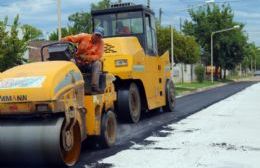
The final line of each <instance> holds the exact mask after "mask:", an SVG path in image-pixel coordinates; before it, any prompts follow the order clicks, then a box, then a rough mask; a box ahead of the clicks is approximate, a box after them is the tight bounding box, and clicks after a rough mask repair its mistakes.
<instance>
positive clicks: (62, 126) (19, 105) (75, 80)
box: [0, 43, 117, 167]
mask: <svg viewBox="0 0 260 168" xmlns="http://www.w3.org/2000/svg"><path fill="white" fill-rule="evenodd" d="M45 50H46V51H48V54H45V55H44V54H43V53H45V52H44V51H45ZM41 51H42V62H37V63H29V64H25V65H21V66H16V67H14V68H11V69H9V70H7V71H5V72H3V73H2V74H1V78H0V156H1V157H0V166H1V167H2V166H3V165H11V166H12V165H16V166H17V165H19V166H21V165H23V164H25V165H28V164H29V165H45V166H50V165H51V166H54V167H56V166H63V165H65V166H72V165H74V164H75V163H76V162H77V161H78V159H79V156H80V151H81V143H82V142H83V141H84V140H86V141H88V139H90V138H92V137H95V139H96V141H97V142H98V144H99V145H100V146H101V147H110V146H112V145H113V144H114V143H115V141H116V128H117V122H116V117H115V113H114V102H115V100H116V92H115V88H114V84H113V82H114V80H115V78H114V76H113V75H111V74H110V73H105V72H102V73H100V82H99V83H100V90H101V93H92V92H91V89H90V86H89V85H90V83H89V82H88V81H89V80H90V78H91V74H88V73H86V74H83V73H81V72H80V70H79V69H78V67H77V66H76V65H75V63H73V62H71V61H70V60H71V59H73V58H74V57H73V56H74V54H75V48H74V46H73V44H71V43H53V44H49V45H46V46H43V47H42V50H41Z"/></svg>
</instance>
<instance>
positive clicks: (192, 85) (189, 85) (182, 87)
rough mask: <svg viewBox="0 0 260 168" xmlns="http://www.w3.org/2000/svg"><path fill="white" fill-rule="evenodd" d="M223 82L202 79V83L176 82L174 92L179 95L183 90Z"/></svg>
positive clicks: (187, 90)
mask: <svg viewBox="0 0 260 168" xmlns="http://www.w3.org/2000/svg"><path fill="white" fill-rule="evenodd" d="M220 83H223V82H222V81H221V82H219V81H214V83H213V84H212V83H211V81H204V82H203V83H199V82H192V83H183V84H182V83H177V84H175V88H176V93H177V95H181V94H183V93H184V92H191V91H195V90H197V89H201V88H207V87H210V86H213V85H217V84H220Z"/></svg>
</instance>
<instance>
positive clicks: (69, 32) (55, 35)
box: [49, 27, 76, 41]
mask: <svg viewBox="0 0 260 168" xmlns="http://www.w3.org/2000/svg"><path fill="white" fill-rule="evenodd" d="M61 34H62V37H66V36H69V35H72V34H76V33H74V32H73V30H72V28H71V27H62V28H61ZM49 40H51V41H57V40H58V29H57V30H56V31H54V32H52V33H51V34H50V36H49Z"/></svg>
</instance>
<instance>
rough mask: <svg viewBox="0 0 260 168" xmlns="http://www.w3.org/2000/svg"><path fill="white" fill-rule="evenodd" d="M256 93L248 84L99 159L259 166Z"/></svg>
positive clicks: (118, 163)
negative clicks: (234, 92) (184, 117)
mask: <svg viewBox="0 0 260 168" xmlns="http://www.w3.org/2000/svg"><path fill="white" fill-rule="evenodd" d="M226 87H228V86H226ZM234 87H235V86H234ZM224 88H225V87H224ZM218 90H219V89H218ZM206 93H207V92H206ZM206 93H202V95H203V94H206ZM259 93H260V84H255V85H253V86H251V87H248V88H247V89H245V90H243V91H241V92H239V93H237V94H235V95H233V96H231V97H229V98H227V99H224V100H222V101H220V102H218V103H216V104H214V105H212V106H209V107H208V108H206V109H203V110H201V111H199V112H198V113H196V114H193V115H191V116H189V117H187V118H186V119H183V120H181V121H179V122H176V123H173V124H169V125H166V126H163V128H162V129H160V130H159V131H157V132H153V134H152V135H151V136H149V137H147V138H145V139H144V141H143V142H140V143H135V142H132V143H133V145H132V146H131V147H130V148H129V149H127V150H123V151H121V152H119V153H117V154H115V155H113V156H110V157H107V158H104V159H103V160H100V161H99V164H100V165H103V166H107V167H110V166H111V167H124V168H126V167H129V168H130V167H136V168H138V167H140V168H146V167H154V168H157V167H158V168H161V167H173V168H175V167H176V168H191V167H200V168H205V167H210V168H217V167H218V168H219V167H225V168H259V167H260V161H259V158H260V136H259V130H260V124H259V120H260V106H259V100H260V94H259ZM196 96H200V95H196ZM179 101H181V100H179ZM197 101H207V100H205V99H204V100H203V99H197ZM194 103H196V99H195V102H194Z"/></svg>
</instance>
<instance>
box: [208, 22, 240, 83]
mask: <svg viewBox="0 0 260 168" xmlns="http://www.w3.org/2000/svg"><path fill="white" fill-rule="evenodd" d="M239 28H240V26H239V25H235V26H233V27H231V28H228V29H222V30H218V31H215V32H212V33H211V42H210V43H211V47H210V48H211V54H210V55H211V56H210V70H211V75H210V76H211V83H214V78H213V76H214V74H213V67H214V53H213V50H214V49H213V47H214V46H213V44H214V42H213V40H214V39H213V38H214V35H215V34H218V33H223V32H227V31H231V30H234V29H239ZM215 68H216V67H215Z"/></svg>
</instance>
